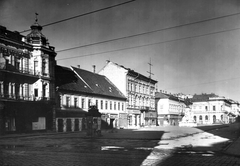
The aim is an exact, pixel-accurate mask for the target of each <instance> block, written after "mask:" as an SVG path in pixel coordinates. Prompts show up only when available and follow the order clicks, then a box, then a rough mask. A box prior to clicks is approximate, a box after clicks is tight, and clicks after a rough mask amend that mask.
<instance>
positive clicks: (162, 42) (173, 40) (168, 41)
mask: <svg viewBox="0 0 240 166" xmlns="http://www.w3.org/2000/svg"><path fill="white" fill-rule="evenodd" d="M239 29H240V28H233V29H229V30H222V31H218V32H211V33H206V34H201V35H195V36H189V37H184V38H179V39H172V40H167V41H161V42H157V43H150V44H144V45H139V46H134V47H128V48H121V49H116V50H110V51H103V52H98V53H91V54H85V55H78V56H73V57H68V58H60V59H57V60H58V61H60V60H66V59H74V58H79V57H86V56H93V55H98V54H105V53H111V52H117V51H123V50H129V49H134V48H140V47H146V46H151V45H156V44H164V43H170V42H175V41H180V40H187V39H191V38H197V37H203V36H209V35H213V34H218V33H224V32H229V31H235V30H239Z"/></svg>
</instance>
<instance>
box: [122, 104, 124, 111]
mask: <svg viewBox="0 0 240 166" xmlns="http://www.w3.org/2000/svg"><path fill="white" fill-rule="evenodd" d="M123 110H124V104H123V103H122V111H123Z"/></svg>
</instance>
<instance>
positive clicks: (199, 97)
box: [191, 93, 219, 102]
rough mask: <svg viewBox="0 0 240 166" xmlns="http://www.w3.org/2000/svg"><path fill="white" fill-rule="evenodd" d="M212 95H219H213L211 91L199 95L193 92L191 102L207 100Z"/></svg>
mask: <svg viewBox="0 0 240 166" xmlns="http://www.w3.org/2000/svg"><path fill="white" fill-rule="evenodd" d="M212 97H219V96H218V95H215V94H214V93H211V94H207V93H202V94H199V95H197V94H195V95H193V97H192V98H191V102H200V101H209V99H210V98H212Z"/></svg>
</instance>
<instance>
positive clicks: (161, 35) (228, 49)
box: [0, 0, 240, 101]
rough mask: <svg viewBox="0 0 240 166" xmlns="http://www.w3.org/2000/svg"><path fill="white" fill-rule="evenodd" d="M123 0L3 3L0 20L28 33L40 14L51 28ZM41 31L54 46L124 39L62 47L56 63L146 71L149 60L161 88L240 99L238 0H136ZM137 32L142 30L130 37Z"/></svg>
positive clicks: (0, 3)
mask: <svg viewBox="0 0 240 166" xmlns="http://www.w3.org/2000/svg"><path fill="white" fill-rule="evenodd" d="M126 1H128V0H91V1H90V0H1V1H0V16H1V19H0V24H1V25H2V26H5V27H7V29H9V30H12V31H15V30H16V31H23V30H27V29H29V27H30V26H31V25H32V24H33V23H34V20H35V13H36V12H37V13H38V14H39V15H38V23H39V24H40V25H46V24H49V23H52V22H55V21H59V20H63V19H66V18H69V17H73V16H77V15H80V14H83V13H87V12H91V11H94V10H98V9H102V8H106V7H108V6H112V5H116V4H119V3H123V2H126ZM238 13H239V14H238ZM228 15H230V16H228ZM223 16H227V17H223ZM219 17H221V18H219ZM209 19H210V20H209ZM204 20H205V21H204ZM206 20H208V21H206ZM194 22H195V24H192V23H194ZM181 25H182V26H181ZM171 27H172V28H171ZM238 28H239V29H238ZM152 31H155V32H152ZM148 32H152V33H148ZM28 33H29V32H26V33H23V35H27V34H28ZM42 33H43V34H44V35H45V36H46V37H47V38H48V39H49V42H50V45H52V46H54V47H55V49H56V51H59V50H64V49H68V48H73V47H78V46H84V45H89V44H92V43H97V42H101V41H107V40H112V39H117V38H123V37H126V38H124V39H121V40H114V41H111V42H105V43H102V44H95V45H91V46H88V47H81V48H79V49H72V50H68V51H62V52H58V54H57V57H56V59H57V64H58V65H62V66H67V67H70V66H75V67H76V66H77V65H80V66H81V68H82V69H86V70H90V71H92V65H96V71H97V72H98V71H99V70H100V69H101V68H103V67H104V65H105V64H106V60H111V61H113V62H115V63H118V64H120V65H123V66H125V67H127V68H131V69H133V70H135V71H136V72H139V73H141V74H143V75H146V76H149V74H148V73H147V71H150V69H149V65H148V63H149V62H150V59H151V62H152V64H153V66H152V68H151V70H152V72H153V73H154V75H153V76H152V78H153V79H155V80H157V81H158V89H159V90H160V89H161V90H166V91H168V92H172V93H181V92H182V93H185V94H200V93H215V94H217V95H220V96H225V97H229V98H231V99H233V100H237V101H240V47H239V45H240V1H239V0H181V1H180V0H136V1H134V2H131V3H127V4H124V5H122V6H118V7H116V8H112V9H108V10H104V11H101V12H97V13H94V14H90V15H86V16H83V17H78V18H75V19H71V20H68V21H65V22H61V23H58V24H54V25H51V26H46V27H43V30H42ZM136 34H142V35H137V36H135V37H128V36H132V35H136ZM71 57H75V58H71ZM76 57H77V58H76ZM64 58H69V59H64Z"/></svg>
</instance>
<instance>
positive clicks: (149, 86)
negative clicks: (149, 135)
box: [99, 61, 157, 128]
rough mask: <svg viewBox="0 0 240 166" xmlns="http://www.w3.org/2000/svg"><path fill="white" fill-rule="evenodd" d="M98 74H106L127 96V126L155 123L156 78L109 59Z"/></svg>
mask: <svg viewBox="0 0 240 166" xmlns="http://www.w3.org/2000/svg"><path fill="white" fill-rule="evenodd" d="M99 74H101V75H104V76H106V77H107V78H108V79H109V80H110V81H111V82H113V84H114V85H116V86H117V88H118V89H119V90H120V91H121V92H122V93H123V94H124V95H125V96H126V97H127V105H126V108H127V119H128V124H127V127H128V128H135V127H139V126H142V125H144V126H152V125H156V122H157V121H156V118H157V114H156V110H155V99H154V96H155V91H156V83H157V81H156V80H153V79H151V78H149V77H146V76H144V75H142V74H140V73H137V72H135V71H133V70H131V69H129V68H126V67H124V66H122V65H118V64H116V63H113V62H110V61H107V64H106V65H105V67H104V68H103V69H102V70H101V71H100V72H99Z"/></svg>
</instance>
